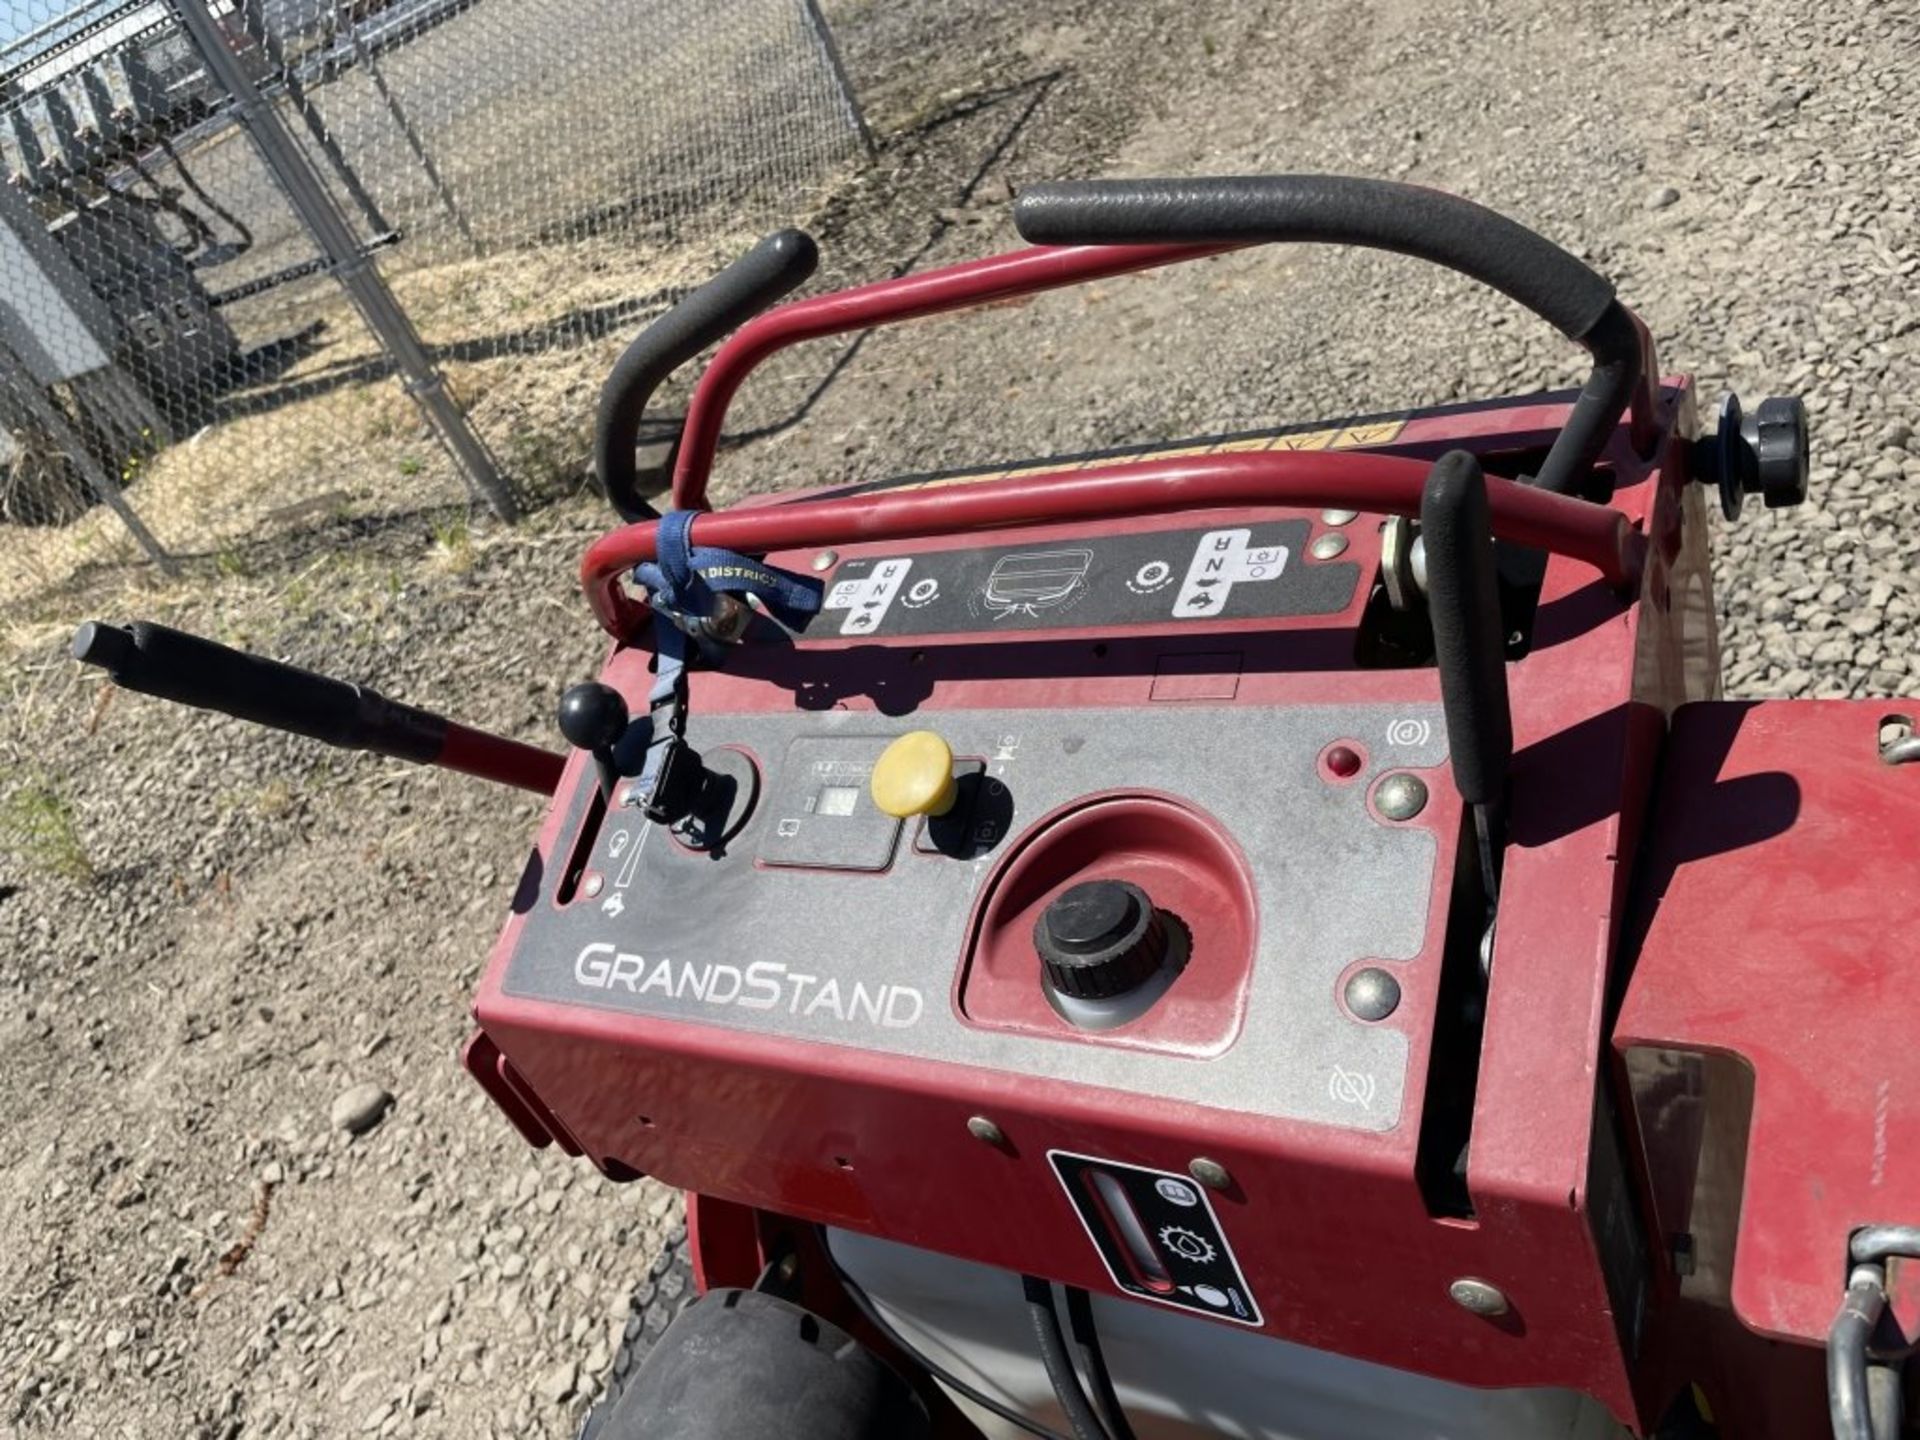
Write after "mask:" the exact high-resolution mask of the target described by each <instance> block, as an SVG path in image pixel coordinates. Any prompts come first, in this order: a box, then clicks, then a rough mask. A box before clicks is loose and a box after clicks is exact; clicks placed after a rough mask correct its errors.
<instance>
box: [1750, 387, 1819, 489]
mask: <svg viewBox="0 0 1920 1440" xmlns="http://www.w3.org/2000/svg"><path fill="white" fill-rule="evenodd" d="M1742 438H1743V439H1744V440H1745V441H1746V442H1747V449H1748V451H1749V452H1750V453H1751V455H1752V459H1753V480H1752V483H1751V484H1749V485H1748V486H1747V488H1748V490H1749V491H1758V493H1759V494H1760V496H1761V498H1763V499H1764V500H1765V501H1766V502H1767V508H1768V509H1769V510H1783V509H1785V508H1787V507H1788V506H1790V505H1804V504H1806V501H1807V470H1808V460H1807V407H1806V405H1805V404H1804V403H1803V402H1802V401H1801V399H1800V397H1799V396H1798V395H1774V396H1770V397H1768V398H1767V399H1765V400H1762V401H1761V402H1760V404H1759V407H1758V408H1757V409H1756V410H1755V411H1754V412H1753V414H1752V415H1750V416H1749V417H1748V418H1747V422H1746V424H1745V425H1744V426H1743V427H1742Z"/></svg>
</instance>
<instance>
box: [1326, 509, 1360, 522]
mask: <svg viewBox="0 0 1920 1440" xmlns="http://www.w3.org/2000/svg"><path fill="white" fill-rule="evenodd" d="M1359 518H1360V512H1359V511H1358V510H1322V511H1321V512H1320V523H1321V524H1323V525H1351V524H1352V523H1353V522H1354V521H1356V520H1358V519H1359Z"/></svg>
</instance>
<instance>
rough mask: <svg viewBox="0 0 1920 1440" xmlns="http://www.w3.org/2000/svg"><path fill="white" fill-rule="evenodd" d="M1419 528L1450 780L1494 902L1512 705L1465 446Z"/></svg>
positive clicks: (1433, 490) (1487, 534)
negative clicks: (1466, 808) (1466, 810)
mask: <svg viewBox="0 0 1920 1440" xmlns="http://www.w3.org/2000/svg"><path fill="white" fill-rule="evenodd" d="M1420 533H1421V537H1422V539H1423V541H1424V544H1425V550H1426V562H1427V608H1428V613H1429V614H1430V615H1431V616H1432V619H1433V649H1434V656H1435V658H1436V661H1437V662H1438V665H1439V668H1440V699H1441V702H1442V704H1443V706H1444V707H1445V710H1446V716H1447V748H1448V750H1449V751H1450V752H1451V754H1452V757H1453V779H1454V784H1455V786H1456V787H1457V788H1458V789H1459V791H1460V796H1461V798H1462V799H1463V800H1465V801H1466V802H1467V803H1468V804H1469V805H1471V806H1472V807H1473V824H1474V831H1475V835H1476V837H1477V838H1478V840H1479V845H1480V868H1481V874H1482V876H1483V878H1484V880H1485V882H1486V887H1487V897H1488V899H1489V900H1492V899H1495V898H1497V896H1498V894H1499V883H1500V870H1499V863H1500V849H1501V845H1502V844H1503V843H1504V840H1505V835H1504V832H1505V828H1506V791H1507V770H1508V767H1509V766H1510V765H1511V763H1512V761H1513V712H1512V709H1511V708H1510V706H1509V704H1508V701H1507V650H1506V636H1505V632H1504V627H1503V625H1502V622H1501V617H1500V591H1499V586H1498V584H1497V581H1496V577H1495V573H1494V570H1495V558H1494V549H1493V528H1492V512H1491V510H1490V508H1489V506H1488V503H1487V481H1486V476H1485V475H1484V474H1482V473H1481V470H1480V462H1479V461H1478V460H1476V459H1474V457H1473V456H1472V455H1470V454H1468V453H1467V452H1466V451H1465V450H1449V451H1448V452H1447V453H1446V454H1445V455H1442V456H1441V457H1440V458H1439V460H1437V461H1435V462H1434V466H1433V469H1432V470H1431V471H1429V472H1428V474H1427V485H1426V490H1425V492H1424V493H1423V494H1422V495H1421V497H1420Z"/></svg>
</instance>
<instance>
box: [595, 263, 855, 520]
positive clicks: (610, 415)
mask: <svg viewBox="0 0 1920 1440" xmlns="http://www.w3.org/2000/svg"><path fill="white" fill-rule="evenodd" d="M819 261H820V250H819V247H818V246H816V245H815V244H814V242H813V237H812V236H811V235H808V234H807V233H806V232H805V231H804V230H776V231H775V232H774V233H773V234H771V235H769V236H767V237H766V239H764V240H762V241H761V242H760V243H759V244H758V245H755V246H754V247H753V248H752V249H751V250H749V251H747V253H746V254H744V255H742V256H741V257H740V258H739V259H738V260H736V261H734V262H733V263H732V264H731V265H729V266H727V268H726V269H724V270H722V271H721V272H720V273H719V274H718V275H716V276H714V277H713V279H711V280H709V281H708V282H707V283H706V284H704V285H702V286H701V287H700V288H699V289H698V290H695V291H694V292H693V293H692V294H690V295H688V296H687V297H686V298H684V299H683V300H681V301H680V303H679V304H677V305H675V306H674V307H673V308H672V309H671V310H669V311H667V313H666V314H664V315H662V316H661V317H660V318H659V319H658V320H655V321H654V322H653V324H651V325H649V326H648V327H647V328H646V329H645V330H643V331H642V332H641V333H640V335H639V336H638V337H637V338H636V339H635V340H634V341H633V343H632V344H630V345H628V346H627V348H626V350H625V351H624V352H622V354H621V356H620V358H619V359H618V360H617V361H615V362H614V366H613V370H612V372H611V373H610V374H609V375H608V376H607V380H606V384H604V385H603V386H601V387H600V405H599V410H598V412H597V414H596V415H595V417H594V427H593V461H594V469H595V471H596V472H597V473H598V474H599V476H600V483H601V485H603V486H604V487H606V491H607V498H608V499H609V500H610V501H612V502H613V508H614V509H615V510H617V511H618V512H619V513H620V517H621V518H622V519H623V520H629V521H633V520H650V519H653V518H654V512H653V510H652V509H651V508H650V507H649V506H648V505H647V503H646V501H645V500H643V499H642V498H641V496H640V488H641V479H640V473H639V467H638V465H637V464H636V463H635V460H634V454H633V451H634V446H635V445H636V444H638V443H639V437H640V422H641V420H642V419H643V418H644V416H645V414H646V409H647V406H648V404H649V403H650V402H651V401H652V399H653V392H654V391H655V390H657V389H659V388H660V385H661V382H663V381H664V380H665V379H666V378H667V377H668V376H669V375H671V374H672V373H673V372H674V371H675V370H678V369H679V368H680V367H681V366H682V365H684V364H686V363H687V362H688V361H689V360H691V359H693V358H694V356H696V355H698V354H699V353H700V352H701V351H702V350H705V349H706V348H707V347H708V346H709V345H713V344H716V343H718V342H719V341H720V340H722V339H724V338H725V337H726V336H727V334H728V333H729V332H730V331H732V330H735V329H737V328H738V327H739V326H741V325H743V324H745V323H746V322H747V321H748V320H751V319H752V318H753V317H754V316H755V315H758V314H759V313H760V312H761V311H762V310H765V309H766V308H767V307H768V306H769V305H771V304H773V303H774V301H776V300H778V299H780V298H781V297H782V296H783V295H785V294H787V293H788V292H789V291H791V290H793V289H794V288H795V287H796V286H798V285H800V284H801V283H802V282H803V281H805V280H806V278H807V277H808V276H809V275H811V274H813V269H814V266H815V265H817V264H818V263H819ZM651 478H653V479H654V480H656V481H658V480H661V479H663V478H664V477H661V476H659V475H658V474H657V473H656V474H655V475H654V476H653V477H651Z"/></svg>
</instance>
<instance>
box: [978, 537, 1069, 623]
mask: <svg viewBox="0 0 1920 1440" xmlns="http://www.w3.org/2000/svg"><path fill="white" fill-rule="evenodd" d="M1092 564H1093V552H1092V551H1091V550H1032V551H1027V552H1025V553H1023V554H1019V555H1002V556H1001V557H1000V559H999V560H998V562H996V563H995V565H994V567H993V572H992V573H991V574H990V575H988V576H987V583H986V588H985V589H984V590H982V591H981V593H980V598H981V600H982V601H983V602H984V603H985V605H986V609H987V613H989V614H990V615H992V616H993V618H994V619H996V620H1004V619H1006V618H1007V617H1008V616H1010V615H1038V614H1039V613H1040V612H1041V611H1042V610H1058V609H1062V608H1064V607H1065V606H1068V605H1071V604H1073V603H1074V602H1075V601H1076V600H1078V599H1079V598H1080V596H1081V595H1082V594H1083V593H1084V592H1085V591H1086V588H1087V570H1088V567H1090V566H1091V565H1092Z"/></svg>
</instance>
